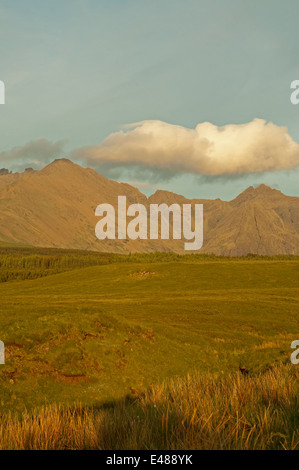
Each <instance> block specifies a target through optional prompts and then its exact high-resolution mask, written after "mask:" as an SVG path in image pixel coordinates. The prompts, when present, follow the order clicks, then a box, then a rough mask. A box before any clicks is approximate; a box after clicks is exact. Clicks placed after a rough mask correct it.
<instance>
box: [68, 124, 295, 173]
mask: <svg viewBox="0 0 299 470" xmlns="http://www.w3.org/2000/svg"><path fill="white" fill-rule="evenodd" d="M72 156H73V157H74V158H76V159H81V160H82V159H84V160H86V161H87V162H88V163H90V164H93V165H103V167H106V168H107V167H108V168H109V167H110V168H115V167H117V166H120V167H124V168H128V167H135V168H138V167H139V168H147V169H151V170H152V171H154V172H155V173H156V174H157V175H161V174H163V173H165V172H167V173H168V174H169V173H171V174H179V173H194V174H200V175H207V176H221V175H244V174H250V173H263V172H267V171H279V170H289V169H292V168H295V167H297V166H299V144H298V143H296V142H295V141H294V140H293V139H292V138H291V136H290V135H289V133H288V130H287V128H286V127H280V126H277V125H275V124H273V123H271V122H269V123H267V122H266V121H265V120H263V119H254V120H253V121H252V122H249V123H247V124H239V125H236V124H229V125H226V126H223V127H218V126H215V125H214V124H211V123H209V122H204V123H201V124H198V125H197V126H196V127H195V129H188V128H185V127H182V126H177V125H172V124H168V123H166V122H162V121H142V122H138V123H135V124H131V125H129V126H126V127H125V128H124V130H120V131H119V132H115V133H113V134H110V135H109V136H108V137H107V138H106V139H105V140H104V142H103V144H102V145H99V146H91V147H84V148H81V149H77V150H75V151H73V152H72Z"/></svg>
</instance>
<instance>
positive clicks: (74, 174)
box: [0, 159, 299, 256]
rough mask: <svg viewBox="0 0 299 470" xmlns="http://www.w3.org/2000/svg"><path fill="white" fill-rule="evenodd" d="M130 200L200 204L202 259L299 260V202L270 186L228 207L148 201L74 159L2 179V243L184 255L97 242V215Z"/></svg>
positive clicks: (172, 247) (177, 245)
mask: <svg viewBox="0 0 299 470" xmlns="http://www.w3.org/2000/svg"><path fill="white" fill-rule="evenodd" d="M119 195H125V196H126V197H127V202H128V204H132V203H137V202H139V203H142V204H144V205H145V206H147V207H148V205H149V204H151V203H152V204H153V203H155V204H161V203H166V204H168V205H170V204H172V203H178V204H183V203H185V204H186V203H192V204H195V203H202V204H203V206H204V244H203V248H202V249H201V252H204V253H215V254H219V255H228V256H239V255H246V254H247V253H258V254H268V255H272V254H299V249H298V247H299V210H298V209H299V198H297V197H288V196H285V195H284V194H282V193H281V192H280V191H277V190H274V189H271V188H268V187H267V186H265V185H261V186H260V187H258V188H256V189H254V188H253V187H250V188H248V189H247V190H246V191H244V192H243V193H242V194H240V195H239V196H238V197H237V198H235V199H234V200H232V201H230V202H225V201H221V200H220V199H216V200H201V199H193V200H188V199H186V198H184V197H183V196H180V195H177V194H174V193H170V192H167V191H157V192H156V193H155V194H153V195H152V196H151V197H149V198H148V199H147V198H146V196H144V195H143V194H142V193H141V192H140V191H139V190H138V189H136V188H134V187H132V186H130V185H128V184H123V183H117V182H115V181H111V180H109V179H107V178H104V177H103V176H101V175H100V174H99V173H97V172H96V171H94V170H91V169H85V168H81V167H80V166H79V165H76V164H74V163H72V162H71V161H69V160H66V159H61V160H55V161H54V162H53V163H51V164H50V165H48V166H47V167H45V168H44V169H42V170H40V171H31V172H24V173H21V174H18V173H17V174H8V175H2V176H0V241H4V242H14V243H16V242H17V243H25V244H30V245H35V246H47V247H51V246H53V247H61V248H75V249H89V250H98V251H116V252H119V253H129V252H150V251H157V250H159V251H175V252H178V253H183V252H184V245H183V243H184V242H183V241H181V240H135V241H134V240H104V241H100V240H98V239H97V238H96V237H95V234H94V229H95V225H96V222H97V220H98V219H97V218H96V217H95V215H94V212H95V208H96V207H97V205H98V204H100V203H110V204H113V205H114V207H115V208H116V212H117V197H118V196H119Z"/></svg>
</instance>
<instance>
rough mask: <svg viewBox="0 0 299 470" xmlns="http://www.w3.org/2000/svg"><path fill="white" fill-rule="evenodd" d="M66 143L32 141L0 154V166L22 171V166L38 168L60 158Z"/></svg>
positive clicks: (63, 141)
mask: <svg viewBox="0 0 299 470" xmlns="http://www.w3.org/2000/svg"><path fill="white" fill-rule="evenodd" d="M66 143H67V141H66V140H60V141H58V142H51V141H49V140H47V139H38V140H34V141H31V142H28V143H27V144H25V145H22V146H19V147H13V148H12V149H11V150H6V151H2V152H0V165H7V166H9V167H11V166H13V167H14V168H15V169H17V168H21V169H23V168H24V166H32V167H35V168H36V167H37V168H40V167H43V166H44V165H45V163H50V162H51V161H52V160H53V159H55V158H56V157H61V156H62V154H63V148H64V146H65V144H66Z"/></svg>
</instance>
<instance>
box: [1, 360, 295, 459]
mask: <svg viewBox="0 0 299 470" xmlns="http://www.w3.org/2000/svg"><path fill="white" fill-rule="evenodd" d="M298 379H299V371H298V369H296V368H294V367H292V366H291V365H287V366H282V365H281V366H275V367H274V368H273V369H270V370H268V371H266V372H264V373H261V374H258V375H254V376H251V377H249V376H242V375H236V374H234V375H233V376H227V377H224V378H221V379H219V378H215V377H211V376H210V375H207V374H201V373H196V374H193V375H192V376H189V375H188V376H187V377H186V378H183V379H179V378H176V379H172V380H168V381H166V382H164V383H163V384H161V385H156V386H153V387H151V388H150V389H149V390H148V391H147V392H146V393H144V394H140V395H138V396H136V397H135V398H132V399H129V398H126V399H122V400H120V401H117V402H115V403H113V404H111V405H110V406H104V407H100V408H98V407H93V408H88V407H83V408H82V407H81V406H73V407H71V408H67V407H62V406H59V405H48V406H47V407H42V408H39V409H38V410H33V411H29V412H28V411H26V412H24V413H23V414H22V416H21V417H20V416H17V415H12V414H9V415H6V416H5V420H1V421H0V450H1V449H20V450H22V449H27V450H28V449H29V450H30V449H40V450H50V449H59V450H64V449H79V450H80V449H97V450H122V449H125V450H126V449H130V450H140V449H151V450H157V449H158V450H162V449H166V450H181V449H184V450H192V449H199V450H205V449H208V450H209V449H215V450H232V449H238V450H273V449H284V450H286V449H287V450H298V448H299V430H298V428H299V411H298V409H299V381H298Z"/></svg>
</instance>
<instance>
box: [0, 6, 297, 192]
mask: <svg viewBox="0 0 299 470" xmlns="http://www.w3.org/2000/svg"><path fill="white" fill-rule="evenodd" d="M298 14H299V3H298V0H285V1H284V2H281V1H280V0H258V1H257V0H243V1H240V0H225V1H224V0H109V1H108V0H105V1H104V0H84V1H82V0H43V1H42V2H41V1H40V0H26V2H24V0H13V1H11V0H0V80H2V81H3V82H4V83H5V105H0V168H1V167H5V168H9V169H10V170H13V171H23V169H24V168H25V167H28V166H31V167H34V168H37V169H38V168H41V167H43V166H44V165H45V164H47V163H49V162H50V161H51V160H53V159H54V158H59V157H67V158H71V159H72V160H73V161H76V162H78V163H80V164H82V165H83V166H86V167H87V166H88V167H92V168H95V169H96V170H97V171H99V172H100V173H101V174H104V175H105V176H107V177H110V178H114V179H116V180H118V181H126V182H130V183H131V184H133V185H135V186H137V187H139V189H140V190H141V191H143V192H145V193H146V194H147V195H149V194H151V193H153V192H155V191H156V190H157V189H165V190H168V191H173V192H175V193H179V194H183V195H185V196H187V197H198V198H218V197H220V198H222V199H225V200H230V199H232V198H234V197H235V196H237V194H239V193H240V192H241V191H243V190H244V189H246V188H247V187H248V186H250V185H258V184H261V183H265V184H268V185H270V186H271V187H274V188H276V189H279V190H281V191H282V192H284V193H285V194H288V195H293V196H299V191H298V179H299V169H298V166H299V150H298V149H299V145H298V143H299V105H293V104H292V103H291V101H290V95H291V90H290V84H291V82H292V81H293V80H296V79H298V80H299V55H298V51H299V33H298Z"/></svg>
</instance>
